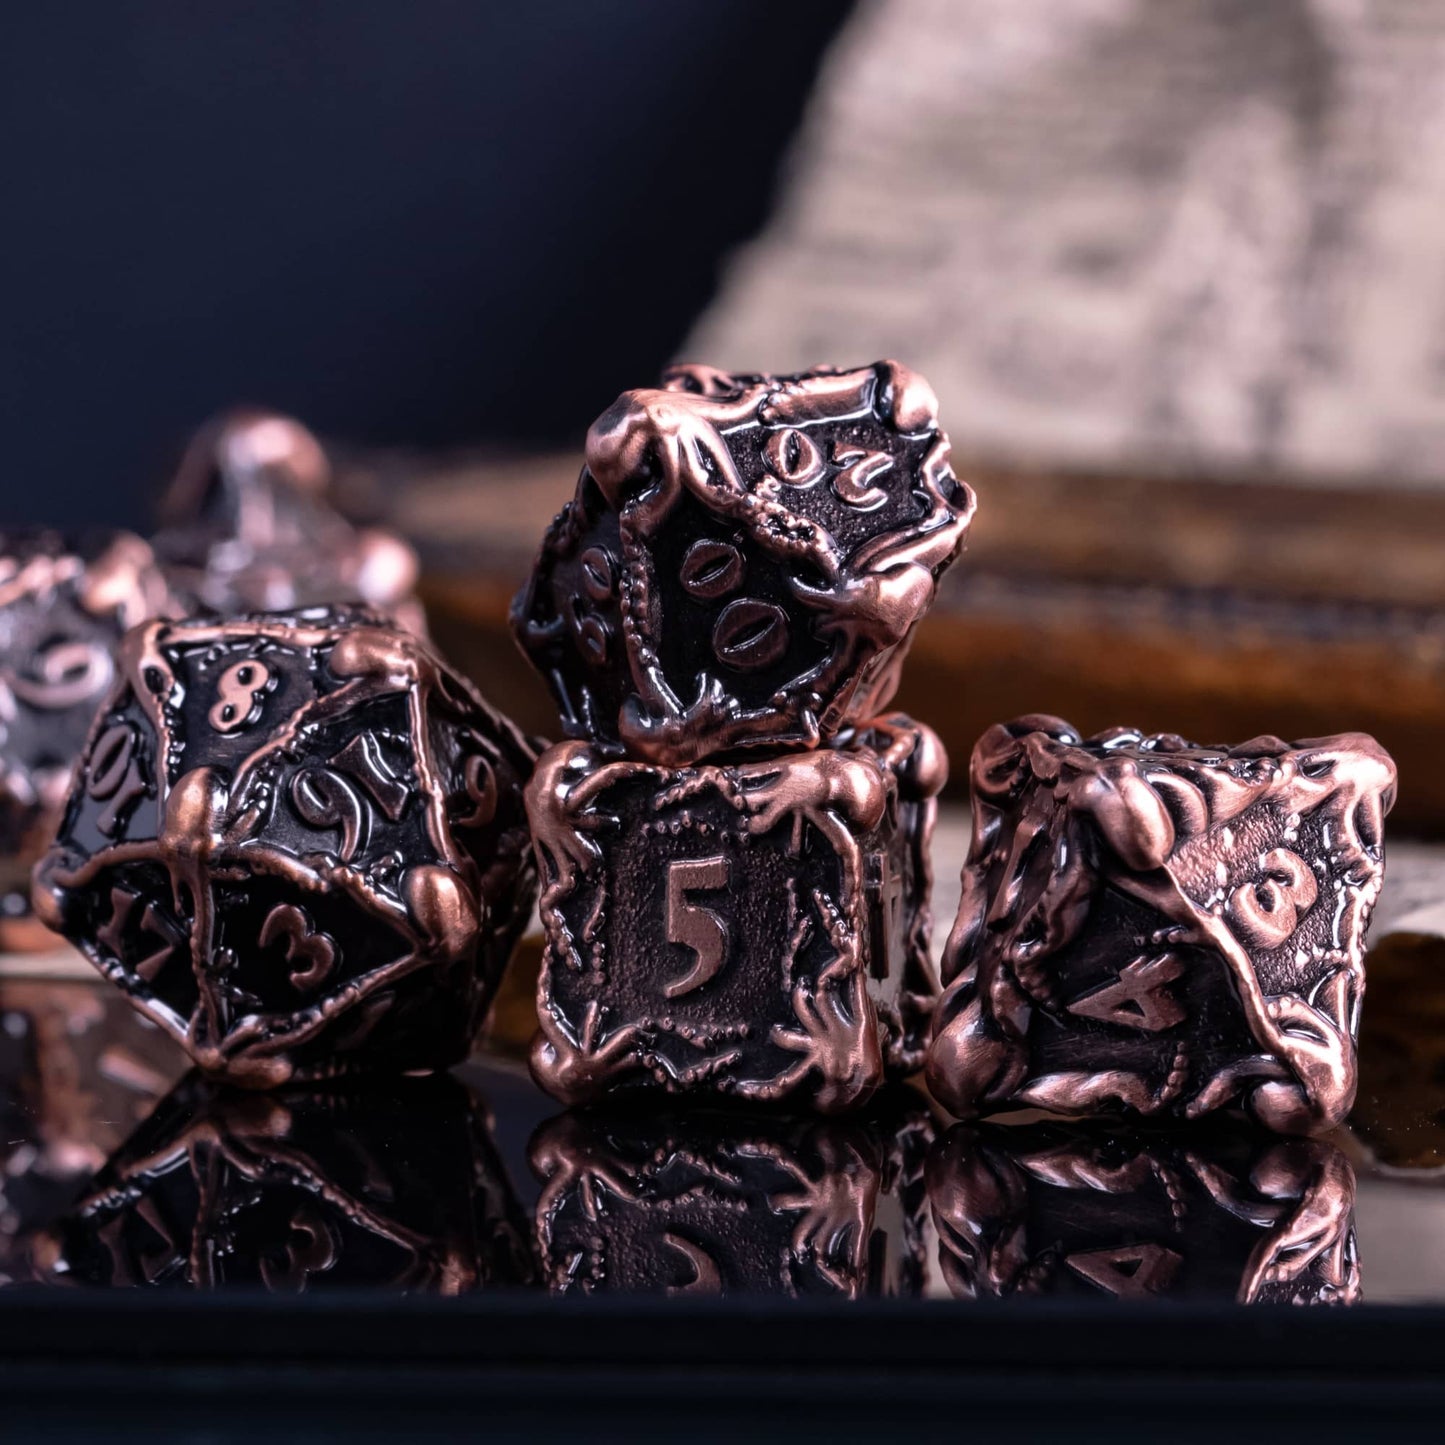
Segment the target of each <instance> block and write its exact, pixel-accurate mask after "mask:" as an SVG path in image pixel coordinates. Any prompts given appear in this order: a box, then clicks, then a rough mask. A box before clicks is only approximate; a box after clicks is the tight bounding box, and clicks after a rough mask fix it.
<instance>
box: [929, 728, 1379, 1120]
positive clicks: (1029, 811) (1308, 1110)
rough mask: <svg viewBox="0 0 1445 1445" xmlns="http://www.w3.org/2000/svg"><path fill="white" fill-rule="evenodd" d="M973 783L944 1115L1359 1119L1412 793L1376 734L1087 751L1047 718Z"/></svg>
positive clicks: (939, 1033)
mask: <svg viewBox="0 0 1445 1445" xmlns="http://www.w3.org/2000/svg"><path fill="white" fill-rule="evenodd" d="M970 781H971V785H972V792H973V806H974V820H973V830H974V831H973V842H972V846H971V848H970V851H969V856H968V861H967V863H966V864H965V866H964V872H963V899H962V903H961V905H960V909H959V915H958V920H957V922H956V923H955V925H954V929H953V933H952V935H951V936H950V938H949V942H948V947H947V950H946V952H945V958H944V979H945V982H946V983H948V985H949V987H948V991H947V993H946V994H945V995H944V998H943V1000H942V1001H941V1003H940V1005H939V1011H938V1015H937V1018H936V1021H935V1032H934V1039H933V1042H932V1045H931V1047H930V1053H929V1062H928V1078H929V1085H930V1087H931V1088H932V1089H933V1090H934V1093H935V1095H936V1097H937V1098H938V1099H939V1101H940V1102H941V1103H943V1104H944V1105H945V1106H946V1107H948V1108H949V1109H951V1110H953V1111H954V1112H955V1113H958V1114H972V1113H976V1112H988V1111H990V1110H997V1109H1003V1108H1010V1107H1028V1106H1035V1107H1039V1108H1046V1109H1050V1110H1053V1111H1056V1112H1060V1113H1071V1114H1088V1113H1094V1112H1098V1111H1113V1110H1119V1109H1123V1110H1126V1111H1131V1112H1136V1113H1138V1114H1142V1115H1151V1116H1152V1115H1161V1114H1175V1115H1181V1116H1184V1117H1188V1118H1193V1117H1195V1116H1197V1115H1200V1114H1203V1113H1206V1112H1208V1111H1209V1110H1212V1109H1217V1108H1220V1107H1223V1106H1226V1105H1230V1104H1234V1103H1242V1104H1243V1105H1244V1107H1245V1108H1246V1109H1247V1110H1248V1111H1249V1112H1250V1113H1251V1114H1252V1115H1253V1116H1254V1117H1255V1118H1256V1119H1257V1120H1258V1121H1259V1122H1260V1123H1262V1124H1264V1125H1266V1126H1267V1127H1270V1128H1274V1129H1278V1130H1281V1131H1283V1132H1286V1133H1312V1132H1319V1131H1323V1130H1326V1129H1329V1128H1332V1127H1333V1126H1334V1125H1336V1124H1338V1123H1340V1122H1341V1121H1342V1120H1343V1119H1344V1117H1345V1115H1346V1114H1347V1113H1348V1111H1349V1108H1350V1104H1351V1102H1352V1100H1353V1098H1354V1093H1355V1077H1356V1069H1355V1035H1356V1031H1357V1028H1358V1022H1359V1005H1360V999H1361V995H1362V994H1363V991H1364V961H1363V954H1364V934H1365V928H1366V924H1367V922H1368V919H1369V915H1370V910H1371V908H1372V906H1373V903H1374V900H1375V897H1376V895H1377V894H1378V892H1379V888H1380V880H1381V876H1382V873H1383V868H1384V845H1383V819H1384V815H1385V813H1386V812H1387V811H1388V810H1389V808H1390V806H1391V804H1392V803H1393V801H1394V796H1395V768H1394V765H1393V763H1391V761H1390V759H1389V757H1388V756H1387V755H1386V754H1385V752H1384V751H1383V749H1381V748H1380V746H1379V745H1378V744H1377V743H1376V742H1375V741H1374V740H1373V739H1372V738H1368V737H1366V736H1364V735H1363V734H1360V733H1349V734H1345V735H1342V736H1340V737H1334V738H1323V739H1319V740H1316V741H1312V742H1302V743H1296V744H1294V745H1290V744H1287V743H1284V742H1281V741H1280V740H1279V739H1278V738H1272V737H1265V738H1256V739H1255V740H1254V741H1252V742H1249V743H1245V744H1242V745H1241V746H1239V747H1235V748H1201V747H1198V746H1196V745H1194V744H1191V743H1186V742H1184V741H1183V740H1182V739H1181V738H1178V737H1174V736H1157V737H1146V736H1144V735H1142V734H1140V733H1137V732H1129V731H1125V730H1122V729H1121V730H1118V731H1115V732H1112V733H1106V734H1102V735H1100V736H1099V737H1096V738H1092V739H1090V740H1089V741H1087V742H1085V741H1083V740H1081V739H1080V738H1079V736H1078V735H1077V734H1076V733H1074V732H1073V731H1072V730H1071V729H1070V728H1069V727H1068V725H1067V724H1066V723H1063V722H1060V721H1059V720H1058V719H1057V718H1043V717H1036V718H1024V719H1021V720H1020V721H1019V722H1017V723H1014V724H1012V725H1010V726H1008V727H1003V726H999V727H994V728H991V729H990V730H989V731H988V732H987V733H985V734H984V736H983V737H982V738H981V739H980V740H979V742H978V745H977V746H976V748H975V749H974V755H973V763H972V772H971V779H970Z"/></svg>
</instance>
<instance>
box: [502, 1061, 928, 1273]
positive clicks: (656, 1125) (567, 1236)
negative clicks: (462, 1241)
mask: <svg viewBox="0 0 1445 1445" xmlns="http://www.w3.org/2000/svg"><path fill="white" fill-rule="evenodd" d="M891 1093H893V1091H890V1094H891ZM932 1137H933V1123H932V1119H931V1118H930V1116H929V1113H928V1110H927V1108H926V1107H925V1106H924V1104H923V1100H922V1098H921V1097H920V1096H919V1095H917V1094H914V1093H912V1092H911V1091H910V1090H908V1089H899V1090H897V1091H896V1097H891V1098H889V1099H888V1100H886V1101H885V1100H884V1099H883V1098H881V1097H880V1098H879V1099H877V1100H875V1101H874V1104H873V1105H872V1106H870V1107H869V1109H868V1110H867V1111H866V1112H865V1113H864V1114H861V1115H859V1116H857V1117H855V1118H850V1119H818V1118H796V1117H789V1116H786V1115H779V1114H777V1113H773V1112H749V1111H746V1110H744V1111H723V1110H701V1111H697V1110H694V1111H691V1112H688V1113H687V1114H683V1115H676V1116H671V1117H669V1116H667V1115H662V1116H649V1117H646V1118H643V1117H639V1116H638V1114H637V1112H636V1111H635V1110H628V1111H623V1112H614V1111H608V1110H600V1109H591V1110H581V1111H578V1112H576V1113H568V1114H564V1115H562V1116H561V1117H559V1118H556V1119H552V1120H550V1121H548V1122H547V1123H546V1124H544V1125H543V1126H542V1127H541V1128H540V1129H539V1130H538V1131H537V1133H536V1134H535V1135H534V1136H533V1139H532V1144H531V1151H530V1152H531V1161H532V1169H533V1171H534V1172H535V1173H536V1175H537V1177H538V1179H539V1180H540V1181H541V1182H542V1192H541V1194H540V1195H539V1196H538V1199H537V1207H536V1236H537V1242H538V1247H539V1251H540V1255H541V1264H542V1274H543V1279H544V1280H545V1282H546V1284H547V1286H548V1288H549V1289H551V1290H552V1291H553V1292H554V1293H557V1294H613V1293H624V1294H646V1293H656V1294H664V1293H665V1294H669V1295H700V1294H773V1295H776V1294H782V1295H788V1296H794V1297H815V1298H816V1297H819V1296H839V1297H842V1298H844V1299H855V1298H859V1297H861V1296H865V1295H905V1296H908V1295H916V1294H918V1293H920V1292H921V1291H922V1288H923V1285H924V1278H925V1275H926V1272H927V1266H926V1258H925V1256H926V1246H925V1240H924V1235H925V1224H926V1213H927V1200H926V1195H925V1191H924V1185H923V1166H924V1160H925V1158H926V1156H927V1153H928V1146H929V1144H930V1143H931V1142H932Z"/></svg>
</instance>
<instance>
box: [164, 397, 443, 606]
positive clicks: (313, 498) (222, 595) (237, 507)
mask: <svg viewBox="0 0 1445 1445" xmlns="http://www.w3.org/2000/svg"><path fill="white" fill-rule="evenodd" d="M330 483H331V465H330V463H329V461H328V460H327V456H326V453H325V452H324V451H323V450H322V448H321V444H320V443H319V442H318V441H317V440H316V438H315V437H314V436H312V434H311V433H310V432H309V431H308V430H307V429H306V428H305V427H304V426H302V425H301V423H300V422H298V421H293V420H292V419H291V418H290V417H286V416H277V415H274V414H272V413H269V412H258V411H236V412H231V413H228V414H227V415H225V416H222V417H218V418H217V419H216V420H215V421H212V422H211V423H209V424H208V425H207V426H205V427H203V428H202V429H201V431H199V432H198V433H197V434H196V437H195V439H194V440H193V441H192V443H191V445H190V448H189V449H188V450H187V452H186V455H185V457H184V459H183V460H182V462H181V465H180V468H179V470H178V471H177V473H176V476H175V478H174V480H173V481H172V482H171V484H170V486H169V488H168V489H167V490H166V492H165V494H164V496H163V497H162V498H161V500H160V504H159V506H158V508H157V521H158V522H159V524H160V530H159V531H158V532H157V533H156V537H155V547H156V552H157V555H158V556H159V557H160V558H161V561H162V563H163V564H164V566H165V568H166V573H167V576H168V577H169V578H170V580H171V584H172V586H173V587H174V588H175V590H176V591H177V593H178V594H180V595H181V596H182V597H183V598H185V599H186V601H187V604H188V608H189V610H192V611H194V610H197V609H200V608H209V609H211V610H213V611H215V612H219V613H221V614H222V615H229V614H231V613H236V612H252V611H262V610H265V611H271V610H283V609H291V608H296V607H312V606H316V605H318V604H322V603H338V602H363V603H367V604H369V605H370V606H372V607H375V608H378V609H380V610H381V611H383V612H385V613H386V614H387V615H388V616H390V617H392V618H394V619H395V620H396V621H397V622H398V623H400V624H401V625H402V626H403V627H406V628H408V629H409V630H411V631H413V632H424V631H425V618H424V615H423V613H422V610H421V604H420V602H418V601H417V599H416V597H415V595H414V589H415V587H416V582H417V558H416V554H415V552H413V551H412V549H411V547H410V546H409V545H408V544H407V543H406V542H404V541H402V539H401V538H400V537H397V536H394V535H393V534H392V533H390V532H385V531H380V530H377V529H372V528H363V529H358V528H356V527H353V526H352V525H351V524H350V523H349V522H347V521H346V520H345V519H344V518H343V517H342V516H341V514H340V513H339V512H337V511H336V510H335V509H334V508H333V507H332V505H331V503H330V500H329V487H330Z"/></svg>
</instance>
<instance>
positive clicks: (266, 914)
mask: <svg viewBox="0 0 1445 1445" xmlns="http://www.w3.org/2000/svg"><path fill="white" fill-rule="evenodd" d="M534 757H535V754H534V752H533V749H532V748H531V746H530V745H529V744H528V743H527V742H526V740H525V739H523V738H522V736H521V735H520V734H519V733H518V732H517V730H516V729H515V728H514V727H513V726H512V725H511V724H510V723H509V722H508V721H507V720H506V719H505V718H503V717H502V716H501V715H500V714H498V713H497V712H495V711H494V710H493V709H491V708H490V707H488V706H487V705H486V703H484V702H483V701H482V699H481V697H480V696H479V695H478V694H477V692H476V690H475V689H474V688H472V687H471V685H470V684H469V683H467V682H465V681H464V680H463V679H462V678H460V677H458V676H457V675H456V674H455V673H453V672H452V671H451V670H450V669H449V668H447V667H446V665H445V664H444V663H442V662H441V660H440V659H439V658H438V657H437V656H436V654H435V653H434V652H432V651H431V649H430V648H429V647H428V646H427V645H426V644H425V643H423V642H421V641H419V640H418V639H417V638H415V637H414V636H412V635H411V634H409V633H406V632H403V631H401V630H400V629H398V628H396V627H394V626H393V625H391V624H390V623H389V622H387V621H386V620H385V619H382V618H380V617H378V616H376V615H374V614H371V613H368V612H365V611H363V610H359V609H324V608H323V609H315V610H312V611H307V612H300V613H296V614H289V615H282V614H258V615H255V616H251V617H246V618H240V619H236V620H233V621H229V622H215V623H213V622H203V621H193V622H185V623H176V624H169V625H168V624H164V623H152V624H149V625H146V626H144V627H142V628H139V629H137V630H135V631H133V632H132V633H130V634H129V635H128V636H127V638H126V640H125V642H124V644H123V646H122V665H121V676H120V678H119V680H118V684H117V686H116V688H115V691H114V692H113V693H112V695H111V696H110V698H109V700H108V701H107V702H106V703H105V704H104V705H103V706H102V708H101V710H100V712H99V714H98V715H97V718H96V721H95V725H94V728H93V730H92V732H91V737H90V741H89V744H88V746H87V748H86V752H85V757H84V760H83V763H82V765H81V767H80V769H79V771H78V774H77V777H76V781H75V785H74V787H73V789H72V792H71V796H70V801H69V804H68V807H67V809H66V813H65V817H64V820H63V822H62V825H61V828H60V833H59V836H58V839H57V841H56V843H55V845H54V847H53V848H52V850H51V852H50V853H49V855H48V856H47V857H46V858H45V859H44V860H43V861H42V862H41V863H40V864H39V865H38V867H37V870H36V889H35V897H36V903H37V908H38V909H39V910H40V911H41V913H42V915H43V917H44V918H45V921H46V922H48V923H50V924H51V926H53V927H56V928H58V929H59V930H61V931H62V932H64V933H65V934H66V935H67V936H69V937H70V938H71V939H73V940H74V941H75V942H76V943H77V944H79V945H80V947H81V948H83V949H84V950H85V951H86V953H87V954H88V955H89V956H90V958H91V959H92V961H93V962H94V963H95V964H96V966H97V967H98V968H99V969H100V970H101V972H102V973H104V974H105V975H106V976H107V977H109V978H110V979H112V980H113V981H114V982H115V983H117V984H118V985H119V986H120V987H121V988H122V989H124V990H125V992H126V993H127V994H128V995H129V996H130V998H131V1000H132V1002H134V1003H135V1004H136V1006H137V1007H138V1008H140V1009H141V1010H143V1011H144V1012H145V1013H147V1014H149V1015H150V1016H151V1017H152V1018H153V1019H154V1020H155V1021H156V1022H157V1023H159V1024H160V1025H161V1026H162V1027H163V1028H165V1029H167V1030H168V1031H169V1032H170V1033H171V1034H172V1035H173V1036H174V1037H175V1038H176V1039H178V1040H179V1041H180V1042H181V1043H182V1044H183V1045H184V1046H185V1047H186V1049H188V1050H189V1052H190V1053H191V1055H192V1057H193V1058H194V1059H195V1060H196V1062H197V1063H198V1064H199V1065H200V1066H201V1067H202V1068H203V1069H205V1070H206V1071H207V1072H209V1073H212V1074H218V1075H224V1076H226V1077H227V1078H230V1079H232V1080H234V1081H236V1082H239V1083H243V1084H250V1085H256V1086H267V1085H272V1084H277V1083H281V1082H284V1081H285V1080H287V1079H290V1078H293V1077H295V1078H315V1077H321V1076H325V1075H328V1074H333V1073H340V1072H347V1071H350V1070H353V1069H357V1068H361V1067H363V1066H379V1067H391V1068H400V1069H415V1068H428V1067H444V1066H446V1065H448V1064H451V1063H454V1062H456V1061H457V1060H459V1059H460V1058H462V1057H464V1056H465V1054H466V1052H467V1049H468V1047H469V1045H470V1043H471V1041H472V1039H473V1037H474V1035H475V1033H476V1031H477V1029H478V1027H479V1025H480V1023H481V1021H482V1017H483V1015H484V1013H485V1011H486V1008H487V1006H488V1004H489V1003H490V1000H491V997H492V995H493V992H494V991H495V987H496V984H497V982H498V980H499V977H500V973H501V970H502V968H503V967H504V965H505V962H506V959H507V957H508V955H509V954H510V952H511V949H512V947H513V945H514V944H515V942H516V939H517V937H518V935H519V934H520V932H521V929H522V927H523V926H524V924H525V922H526V919H527V916H528V911H529V908H530V903H531V898H532V896H533V889H534V881H533V880H534V876H535V875H534V872H533V868H532V863H531V856H530V852H529V850H528V847H527V835H526V822H525V815H524V811H523V806H522V795H521V790H522V781H523V779H524V778H525V777H526V775H527V773H528V772H529V771H530V768H531V764H532V762H533V759H534Z"/></svg>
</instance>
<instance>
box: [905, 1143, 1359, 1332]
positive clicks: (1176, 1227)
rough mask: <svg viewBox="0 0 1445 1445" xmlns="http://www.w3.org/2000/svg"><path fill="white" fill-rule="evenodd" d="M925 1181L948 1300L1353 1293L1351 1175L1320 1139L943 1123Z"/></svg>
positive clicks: (1248, 1298)
mask: <svg viewBox="0 0 1445 1445" xmlns="http://www.w3.org/2000/svg"><path fill="white" fill-rule="evenodd" d="M927 1176H928V1199H929V1204H930V1205H931V1207H932V1211H933V1219H934V1223H935V1224H936V1226H937V1228H938V1239H939V1261H940V1263H941V1264H942V1266H943V1274H944V1278H945V1279H946V1280H947V1282H948V1286H949V1289H950V1290H951V1291H952V1292H953V1293H954V1294H955V1295H957V1296H960V1297H962V1298H966V1299H979V1298H988V1297H1001V1296H1021V1297H1022V1296H1028V1297H1031V1298H1044V1297H1052V1296H1060V1295H1064V1296H1090V1297H1097V1296H1098V1295H1101V1294H1102V1295H1107V1296H1112V1297H1114V1298H1116V1299H1123V1300H1131V1301H1137V1300H1151V1299H1166V1298H1173V1299H1182V1298H1192V1299H1226V1300H1238V1301H1239V1302H1240V1303H1241V1304H1355V1303H1358V1301H1359V1299H1360V1264H1359V1256H1358V1254H1357V1252H1356V1248H1355V1222H1354V1205H1355V1171H1354V1170H1353V1169H1352V1168H1351V1167H1350V1162H1349V1160H1348V1159H1346V1158H1345V1156H1344V1155H1343V1154H1341V1153H1340V1151H1339V1150H1338V1149H1336V1148H1335V1147H1334V1146H1333V1145H1332V1144H1330V1143H1328V1142H1327V1141H1325V1140H1322V1139H1271V1138H1270V1137H1269V1136H1268V1135H1266V1134H1261V1133H1259V1131H1258V1130H1255V1129H1251V1128H1248V1127H1244V1128H1236V1129H1225V1130H1221V1129H1211V1128H1204V1129H1201V1130H1198V1131H1194V1132H1191V1133H1185V1134H1179V1133H1174V1134H1161V1133H1159V1132H1158V1131H1151V1132H1149V1133H1147V1134H1140V1133H1136V1132H1134V1131H1132V1130H1127V1129H1126V1130H1118V1129H1108V1128H1106V1127H1104V1126H1102V1125H1099V1124H1070V1125H1065V1124H1037V1125H1029V1126H1026V1127H1007V1126H1004V1125H989V1124H984V1125H980V1126H977V1127H970V1126H968V1125H963V1124H959V1125H955V1126H954V1127H953V1128H952V1129H951V1130H949V1132H948V1133H947V1134H946V1135H944V1137H943V1138H942V1139H940V1140H939V1142H938V1144H937V1145H936V1146H935V1148H934V1150H933V1152H932V1154H931V1155H930V1156H929V1159H928V1170H927Z"/></svg>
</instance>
